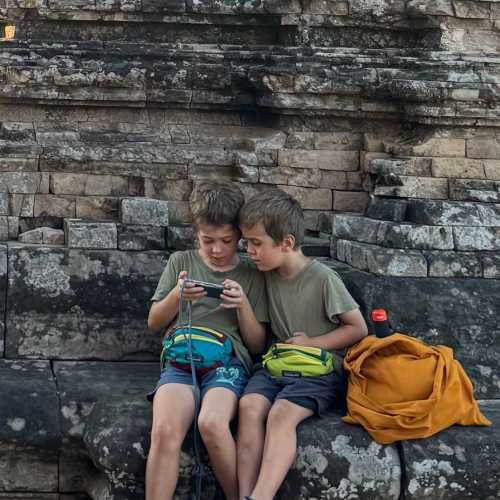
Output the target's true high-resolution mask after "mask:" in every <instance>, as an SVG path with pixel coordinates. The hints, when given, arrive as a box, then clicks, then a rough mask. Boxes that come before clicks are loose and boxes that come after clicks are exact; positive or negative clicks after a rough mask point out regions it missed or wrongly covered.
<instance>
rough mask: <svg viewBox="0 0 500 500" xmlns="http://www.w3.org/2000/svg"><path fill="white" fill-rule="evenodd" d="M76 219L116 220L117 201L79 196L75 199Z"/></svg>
mask: <svg viewBox="0 0 500 500" xmlns="http://www.w3.org/2000/svg"><path fill="white" fill-rule="evenodd" d="M75 213H76V217H81V218H83V219H89V220H106V219H107V220H117V219H118V215H119V199H118V198H110V197H104V196H79V197H77V198H76V207H75Z"/></svg>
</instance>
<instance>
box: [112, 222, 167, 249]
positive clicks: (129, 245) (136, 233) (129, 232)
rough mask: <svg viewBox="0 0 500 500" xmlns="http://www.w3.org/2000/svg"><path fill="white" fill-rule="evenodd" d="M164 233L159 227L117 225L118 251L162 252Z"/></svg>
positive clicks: (162, 228) (163, 229)
mask: <svg viewBox="0 0 500 500" xmlns="http://www.w3.org/2000/svg"><path fill="white" fill-rule="evenodd" d="M165 231H166V229H165V228H164V227H161V226H132V225H126V224H118V248H119V249H120V250H163V249H164V248H165V244H166V241H165Z"/></svg>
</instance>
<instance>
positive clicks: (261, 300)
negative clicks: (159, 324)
mask: <svg viewBox="0 0 500 500" xmlns="http://www.w3.org/2000/svg"><path fill="white" fill-rule="evenodd" d="M181 271H187V272H188V276H189V278H191V279H195V280H201V281H206V282H209V283H218V284H222V282H223V281H224V280H225V279H226V278H228V279H231V280H234V281H236V282H237V283H239V284H240V285H241V287H242V288H243V290H244V291H245V293H246V295H247V297H248V301H249V302H250V305H251V306H252V308H253V311H254V314H255V317H256V318H257V321H260V322H261V323H265V322H267V321H269V317H268V311H267V297H266V288H265V282H264V275H263V274H262V273H261V272H260V271H259V270H258V269H257V268H256V267H255V264H253V262H251V261H250V260H248V259H243V258H240V261H239V263H238V265H237V266H236V267H235V268H233V269H231V270H230V271H224V272H219V271H214V270H213V269H210V268H209V267H208V266H207V265H206V264H205V263H204V262H203V260H202V259H201V257H200V255H199V253H198V251H197V250H186V251H183V252H175V253H174V254H172V255H171V256H170V258H169V259H168V262H167V265H166V266H165V269H164V271H163V273H162V275H161V277H160V281H159V282H158V286H157V287H156V291H155V293H154V295H153V297H152V298H151V300H152V301H158V300H162V299H163V298H164V297H166V296H167V295H168V294H169V292H170V291H171V290H172V288H174V287H175V286H176V285H177V280H178V277H179V273H180V272H181ZM219 305H220V300H219V299H213V298H210V297H203V298H202V299H199V300H196V301H194V302H193V304H192V325H193V326H204V327H207V328H213V329H214V330H217V331H219V332H221V333H223V334H225V335H227V336H228V337H230V338H231V340H232V342H233V346H234V350H235V352H236V355H237V356H238V358H239V359H240V361H241V362H242V363H243V365H244V366H245V368H246V369H247V370H248V371H249V372H250V371H251V368H252V359H251V357H250V355H249V353H248V350H247V348H246V347H245V345H244V344H243V341H242V339H241V337H240V333H239V324H238V318H237V316H236V309H222V308H220V307H219ZM183 311H184V312H183V314H184V320H186V319H187V315H186V308H185V307H184V309H183Z"/></svg>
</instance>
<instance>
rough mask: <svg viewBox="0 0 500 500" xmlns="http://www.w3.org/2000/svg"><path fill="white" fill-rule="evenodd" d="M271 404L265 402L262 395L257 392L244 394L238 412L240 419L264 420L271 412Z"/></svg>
mask: <svg viewBox="0 0 500 500" xmlns="http://www.w3.org/2000/svg"><path fill="white" fill-rule="evenodd" d="M269 406H270V404H268V403H267V401H266V402H265V403H264V402H263V401H261V399H260V397H258V396H256V395H255V394H248V395H247V396H243V397H242V398H241V399H240V402H239V408H238V412H239V415H240V420H245V421H248V420H250V421H254V422H264V421H265V420H266V417H267V414H268V412H269Z"/></svg>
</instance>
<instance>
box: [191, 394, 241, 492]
mask: <svg viewBox="0 0 500 500" xmlns="http://www.w3.org/2000/svg"><path fill="white" fill-rule="evenodd" d="M237 407H238V399H237V397H236V394H235V393H234V392H233V391H231V390H229V389H225V388H223V387H215V388H213V389H210V390H209V391H207V393H206V395H205V396H204V398H203V402H202V405H201V411H200V415H199V417H198V428H199V430H200V434H201V437H202V439H203V442H204V443H205V446H206V447H207V451H208V455H209V457H210V463H211V464H212V467H213V469H214V473H215V477H216V478H217V480H218V481H219V484H220V485H221V487H222V489H223V491H224V495H225V496H226V499H227V500H237V498H238V483H237V479H236V443H235V442H234V439H233V436H232V434H231V429H230V427H229V424H230V422H231V420H232V419H233V418H234V416H235V415H236V409H237Z"/></svg>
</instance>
